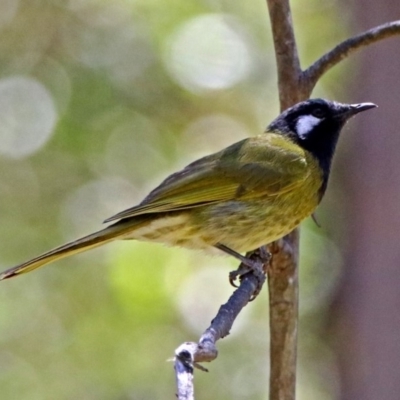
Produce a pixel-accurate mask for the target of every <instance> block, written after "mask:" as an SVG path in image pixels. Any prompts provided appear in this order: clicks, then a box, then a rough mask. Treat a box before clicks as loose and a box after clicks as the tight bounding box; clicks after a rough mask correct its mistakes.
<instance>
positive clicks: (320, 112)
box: [311, 108, 326, 119]
mask: <svg viewBox="0 0 400 400" xmlns="http://www.w3.org/2000/svg"><path fill="white" fill-rule="evenodd" d="M311 115H312V116H313V117H315V118H319V119H322V118H324V117H325V116H326V113H325V111H324V110H323V109H322V108H315V109H314V110H312V111H311Z"/></svg>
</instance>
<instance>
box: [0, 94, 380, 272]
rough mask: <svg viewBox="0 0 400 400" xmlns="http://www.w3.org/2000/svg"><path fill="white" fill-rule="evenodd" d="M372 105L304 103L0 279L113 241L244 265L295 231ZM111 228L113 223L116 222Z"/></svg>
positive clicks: (322, 193)
mask: <svg viewBox="0 0 400 400" xmlns="http://www.w3.org/2000/svg"><path fill="white" fill-rule="evenodd" d="M374 107H376V105H375V104H372V103H361V104H341V103H337V102H332V101H327V100H323V99H313V100H307V101H304V102H301V103H298V104H296V105H295V106H293V107H291V108H289V109H287V110H286V111H284V112H283V113H282V114H281V115H279V117H278V118H276V119H275V120H274V121H273V122H272V123H271V124H270V125H269V126H268V127H267V129H266V131H265V132H264V133H263V134H261V135H258V136H255V137H251V138H248V139H244V140H242V141H240V142H237V143H235V144H232V145H231V146H229V147H227V148H225V149H223V150H221V151H219V152H217V153H214V154H211V155H209V156H206V157H203V158H201V159H199V160H197V161H195V162H193V163H191V164H189V165H188V166H187V167H185V168H184V169H182V170H181V171H178V172H176V173H174V174H172V175H170V176H169V177H168V178H166V179H165V180H164V181H163V182H162V183H161V184H160V185H159V186H158V187H156V188H155V189H154V190H153V191H152V192H150V194H149V195H148V196H147V197H146V198H145V199H144V200H143V201H142V202H141V203H140V204H139V205H137V206H134V207H132V208H129V209H127V210H125V211H122V212H120V213H118V214H116V215H114V216H113V217H111V218H108V219H107V220H106V221H105V222H113V221H114V223H113V224H111V225H109V226H108V227H106V228H104V229H102V230H100V231H98V232H95V233H92V234H91V235H88V236H85V237H83V238H81V239H78V240H75V241H73V242H70V243H67V244H65V245H63V246H60V247H57V248H55V249H53V250H50V251H49V252H47V253H44V254H42V255H40V256H38V257H36V258H33V259H32V260H29V261H27V262H25V263H23V264H20V265H17V266H16V267H13V268H10V269H8V270H7V271H5V272H3V273H1V274H0V280H3V279H7V278H11V277H13V276H16V275H20V274H23V273H25V272H29V271H32V270H34V269H36V268H39V267H41V266H43V265H45V264H48V263H51V262H53V261H56V260H59V259H61V258H64V257H67V256H71V255H73V254H77V253H80V252H83V251H86V250H89V249H93V248H95V247H98V246H101V245H103V244H105V243H108V242H111V241H113V240H115V239H135V240H140V241H150V242H161V243H165V244H167V245H172V246H181V247H186V248H192V249H207V248H212V247H214V248H215V247H216V248H218V249H220V250H222V251H224V252H226V253H228V254H230V255H233V256H234V257H237V258H238V259H240V260H241V261H242V262H243V261H244V263H245V264H246V260H247V261H248V262H247V264H248V265H251V264H252V263H251V261H252V260H250V259H246V258H245V257H244V256H241V255H240V252H244V251H250V250H253V249H256V248H258V247H260V246H262V245H265V244H267V243H270V242H272V241H274V240H277V239H279V238H280V237H282V236H284V235H286V234H287V233H289V232H290V231H292V230H293V229H294V228H295V227H296V226H297V225H299V223H300V222H301V221H302V220H303V219H304V218H306V217H308V216H310V215H311V214H312V213H313V212H314V210H315V208H316V207H317V205H318V204H319V202H320V201H321V199H322V197H323V195H324V193H325V190H326V187H327V183H328V178H329V172H330V168H331V162H332V157H333V154H334V152H335V147H336V143H337V141H338V138H339V133H340V131H341V129H342V128H343V126H344V124H345V123H346V121H347V120H348V119H349V118H351V117H352V116H354V115H355V114H358V113H359V112H361V111H366V110H369V109H371V108H374ZM115 221H116V222H115Z"/></svg>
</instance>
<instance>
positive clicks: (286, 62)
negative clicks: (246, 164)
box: [267, 0, 309, 400]
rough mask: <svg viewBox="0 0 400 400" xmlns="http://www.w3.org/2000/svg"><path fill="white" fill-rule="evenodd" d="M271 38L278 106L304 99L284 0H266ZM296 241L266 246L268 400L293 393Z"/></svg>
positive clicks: (283, 399)
mask: <svg viewBox="0 0 400 400" xmlns="http://www.w3.org/2000/svg"><path fill="white" fill-rule="evenodd" d="M267 5H268V10H269V16H270V20H271V27H272V35H273V40H274V47H275V55H276V63H277V73H278V89H279V101H280V107H281V110H284V109H286V108H288V107H290V106H292V105H293V104H295V103H297V102H299V101H301V100H305V99H306V98H307V97H308V94H309V93H308V91H307V90H305V89H306V87H305V85H303V80H302V71H301V68H300V61H299V57H298V53H297V46H296V40H295V36H294V32H293V24H292V16H291V11H290V5H289V1H288V0H267ZM298 243H299V231H298V230H297V229H296V230H295V231H293V232H292V233H291V234H289V235H287V236H286V237H285V238H283V239H281V240H280V241H278V242H276V243H273V244H272V245H270V246H269V250H270V252H271V253H272V254H273V257H272V261H271V268H270V271H269V273H268V287H269V303H270V331H271V343H270V360H271V361H270V362H271V373H270V395H269V396H270V400H294V399H295V396H296V362H297V328H298V308H299V299H298V291H299V289H298V272H297V271H298V252H299V248H298Z"/></svg>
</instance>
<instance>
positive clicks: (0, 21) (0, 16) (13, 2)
mask: <svg viewBox="0 0 400 400" xmlns="http://www.w3.org/2000/svg"><path fill="white" fill-rule="evenodd" d="M18 6H19V0H1V1H0V29H2V28H3V27H5V26H6V25H8V24H9V23H10V22H11V21H12V20H13V18H14V17H15V15H16V14H17V11H18Z"/></svg>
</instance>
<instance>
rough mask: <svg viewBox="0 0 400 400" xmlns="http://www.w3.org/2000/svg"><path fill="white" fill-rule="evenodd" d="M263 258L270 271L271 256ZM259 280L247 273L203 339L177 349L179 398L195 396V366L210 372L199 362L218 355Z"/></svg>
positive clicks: (183, 399)
mask: <svg viewBox="0 0 400 400" xmlns="http://www.w3.org/2000/svg"><path fill="white" fill-rule="evenodd" d="M253 258H256V259H258V260H260V253H259V252H255V253H254V255H253ZM262 261H263V269H264V270H266V269H267V265H268V262H269V257H268V260H262ZM241 266H242V265H241ZM239 268H240V267H239ZM259 279H260V278H259V276H256V275H255V274H253V273H248V274H246V275H243V276H242V277H241V281H240V286H239V287H238V288H237V289H236V290H235V291H234V292H233V294H232V295H231V297H230V298H229V300H228V301H227V302H226V303H225V304H223V305H222V306H221V307H220V309H219V310H218V313H217V315H216V316H215V318H214V319H213V320H212V321H211V325H210V326H209V327H208V328H207V329H206V330H205V331H204V333H203V334H202V335H201V337H200V340H199V342H198V343H194V342H185V343H183V344H181V345H180V346H179V347H178V348H177V349H176V350H175V373H176V382H177V398H178V399H179V400H193V399H194V389H193V371H194V368H198V369H201V370H203V371H207V370H206V369H205V368H204V367H202V366H201V365H199V363H200V362H210V361H213V360H215V359H216V358H217V356H218V350H217V348H216V342H217V341H218V340H219V339H222V338H224V337H225V336H227V335H229V332H230V330H231V328H232V325H233V323H234V321H235V319H236V317H237V316H238V315H239V313H240V311H241V310H242V309H243V307H245V306H246V305H247V304H248V302H249V301H250V300H252V298H253V295H254V294H255V293H258V292H259V291H260V289H261V288H260V280H259ZM261 284H262V283H261Z"/></svg>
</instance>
